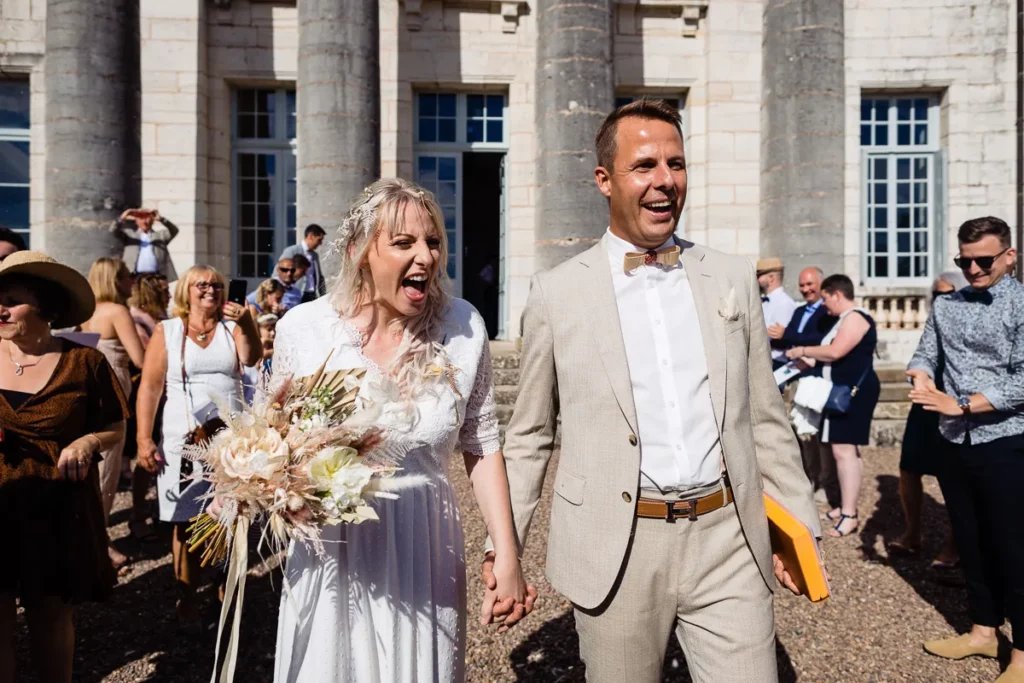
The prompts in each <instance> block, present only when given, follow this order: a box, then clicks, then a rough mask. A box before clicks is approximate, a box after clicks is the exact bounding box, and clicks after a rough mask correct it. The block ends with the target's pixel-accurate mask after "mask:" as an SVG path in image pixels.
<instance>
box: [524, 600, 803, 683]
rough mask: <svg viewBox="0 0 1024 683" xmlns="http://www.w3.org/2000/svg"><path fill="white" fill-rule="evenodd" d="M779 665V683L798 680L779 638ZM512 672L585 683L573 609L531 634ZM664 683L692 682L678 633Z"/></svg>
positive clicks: (532, 681)
mask: <svg viewBox="0 0 1024 683" xmlns="http://www.w3.org/2000/svg"><path fill="white" fill-rule="evenodd" d="M775 652H776V656H777V658H778V665H779V683H795V682H796V680H797V674H796V670H795V669H794V668H793V662H792V661H791V660H790V658H789V653H787V652H786V648H785V647H783V645H782V643H780V642H779V641H778V640H776V641H775ZM510 659H511V665H512V671H513V672H514V673H515V675H516V680H517V681H520V682H521V683H536V682H537V681H551V683H584V681H585V680H586V677H585V675H584V666H583V662H581V661H580V658H579V638H578V637H577V635H576V622H575V620H574V619H573V615H572V612H566V613H565V614H563V615H562V616H560V617H558V618H557V619H553V620H551V621H549V622H547V623H545V624H544V625H543V626H542V627H541V628H539V629H538V630H537V631H535V632H534V633H533V634H531V635H530V637H529V638H527V639H526V640H524V641H523V642H522V643H521V644H520V645H519V646H518V647H516V648H515V649H514V650H513V651H512V654H511V656H510ZM661 680H662V682H663V683H691V681H692V679H691V678H690V672H689V671H688V670H687V668H686V658H685V657H684V655H683V651H682V649H681V648H680V647H679V642H678V641H677V640H676V638H675V636H674V635H673V636H671V637H669V638H668V652H667V654H666V655H665V666H664V668H663V669H662V672H661Z"/></svg>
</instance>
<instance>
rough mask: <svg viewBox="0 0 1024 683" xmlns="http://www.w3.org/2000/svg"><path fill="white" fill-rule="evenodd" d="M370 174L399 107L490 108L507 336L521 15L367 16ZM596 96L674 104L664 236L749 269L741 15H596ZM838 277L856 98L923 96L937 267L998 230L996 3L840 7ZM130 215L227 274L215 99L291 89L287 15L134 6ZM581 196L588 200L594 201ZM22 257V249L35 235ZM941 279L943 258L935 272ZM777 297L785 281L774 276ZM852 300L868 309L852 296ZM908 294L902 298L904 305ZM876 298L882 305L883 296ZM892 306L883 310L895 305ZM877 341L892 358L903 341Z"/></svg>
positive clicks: (999, 55) (519, 263)
mask: <svg viewBox="0 0 1024 683" xmlns="http://www.w3.org/2000/svg"><path fill="white" fill-rule="evenodd" d="M380 4H381V10H380V12H381V14H380V59H381V62H380V78H381V168H382V172H383V173H384V174H385V175H391V174H397V175H401V176H407V177H411V176H413V172H414V154H415V145H414V134H413V131H414V129H415V124H416V122H415V120H414V112H415V106H414V99H415V98H414V93H415V92H416V91H417V90H421V89H435V90H436V89H445V90H449V91H457V92H495V93H503V94H505V95H506V98H507V100H506V102H507V109H506V112H505V116H506V118H505V122H506V125H507V126H508V129H509V130H508V135H507V152H506V154H507V157H506V184H507V186H506V188H505V189H506V193H505V196H506V198H507V206H506V213H505V215H506V226H507V230H506V236H505V254H506V258H505V262H504V263H505V266H506V272H505V273H504V277H505V292H506V306H505V315H506V329H507V332H508V336H510V337H514V336H516V335H517V334H518V320H519V316H520V313H521V311H522V306H523V305H524V303H525V300H526V296H527V292H528V288H529V280H530V276H531V275H532V273H533V272H534V241H535V220H536V213H535V201H536V194H537V186H536V171H535V169H536V158H537V155H538V153H539V152H540V150H538V149H537V148H536V140H535V123H534V121H535V110H534V101H535V90H536V88H535V62H536V39H537V36H536V16H535V14H534V7H533V6H534V3H532V2H525V1H519V2H497V1H492V0H380ZM613 5H614V6H615V12H616V14H615V18H614V25H613V26H614V71H615V84H616V95H618V96H627V95H629V96H635V95H640V94H649V95H660V96H665V97H673V98H678V99H680V101H681V102H685V104H684V105H683V106H682V108H683V111H684V124H685V129H686V131H685V133H686V145H687V154H688V163H689V169H690V190H689V198H688V201H687V207H686V210H685V213H684V219H683V231H684V232H685V234H686V235H687V236H688V237H689V238H691V239H694V240H696V241H698V242H701V243H704V244H707V245H709V246H711V247H714V248H717V249H721V250H724V251H728V252H732V253H737V254H742V255H745V256H747V257H750V258H755V257H756V256H758V255H759V229H760V210H759V201H760V172H761V169H760V161H761V160H760V146H761V140H760V138H761V132H762V131H761V103H760V98H761V73H762V68H761V67H762V65H761V46H762V37H763V36H762V22H763V17H762V12H763V3H762V2H761V0H709V1H708V2H705V3H701V2H694V1H692V0H658V1H657V2H653V1H652V2H647V1H643V2H640V1H638V0H616V1H615V2H614V3H613ZM845 6H846V14H845V25H846V29H845V31H846V35H845V59H846V101H847V107H846V131H847V138H846V155H845V158H846V173H845V188H846V192H845V215H844V224H845V250H844V251H845V253H844V255H843V256H844V259H845V264H846V272H847V273H848V274H850V275H851V276H853V277H854V280H855V281H859V280H861V278H862V276H863V267H862V259H861V251H862V249H861V245H862V242H863V239H864V238H863V233H862V227H861V223H862V215H861V212H862V210H861V198H862V192H863V188H862V169H861V150H860V147H859V116H860V111H859V109H860V99H861V96H862V94H864V93H874V92H897V93H917V92H928V93H934V94H935V95H936V96H937V97H938V98H939V101H940V104H941V112H942V115H941V122H940V127H941V146H942V149H943V150H944V154H945V160H946V168H945V178H946V186H947V189H946V191H945V193H944V195H943V197H942V199H941V201H942V204H943V207H942V208H943V213H944V215H945V235H944V238H945V242H944V245H943V249H944V251H945V253H946V256H951V255H952V254H953V253H954V251H955V228H956V226H957V225H959V223H960V222H962V221H963V220H965V219H966V218H968V217H971V216H976V215H980V214H994V215H999V216H1002V217H1005V218H1007V219H1012V218H1013V216H1014V201H1015V177H1014V149H1015V147H1014V144H1015V143H1014V131H1015V128H1014V126H1015V122H1014V109H1015V96H1016V94H1015V74H1014V64H1015V36H1014V33H1013V26H1014V21H1013V7H1012V6H1011V3H1009V2H1008V0H992V1H991V2H985V3H977V2H973V1H972V0H906V1H905V2H902V3H899V6H898V7H896V6H895V5H893V3H891V2H888V1H887V0H846V2H845ZM45 8H46V2H45V0H2V3H0V74H2V76H3V77H8V76H15V77H24V76H26V75H27V76H28V77H29V78H30V79H31V92H32V100H31V106H32V121H33V129H32V133H31V135H32V147H31V175H32V180H31V182H32V187H31V200H32V215H31V218H32V222H33V244H34V245H35V246H39V247H43V248H45V245H44V244H41V237H42V235H41V230H37V227H38V226H40V225H41V223H42V221H43V220H44V216H43V209H42V206H43V194H42V193H43V182H42V173H43V154H44V153H45V150H44V149H43V131H42V125H41V122H42V120H43V116H42V109H43V104H44V102H43V93H44V89H45V83H43V78H42V68H41V61H42V59H43V52H44V49H43V42H44V41H43V39H44V27H45ZM140 29H141V38H142V88H143V93H142V95H143V97H142V111H143V114H142V121H141V127H142V142H143V197H144V203H145V204H147V205H152V206H155V207H156V208H158V209H159V210H160V211H161V213H163V214H165V215H167V216H169V217H172V218H173V219H174V220H175V221H176V222H177V223H178V225H179V226H181V228H182V234H181V236H180V237H179V238H178V239H177V240H176V241H175V242H174V243H173V245H172V247H173V248H172V253H173V256H174V259H175V263H176V265H177V267H178V269H179V271H180V270H182V269H183V268H184V267H187V266H189V265H191V264H192V263H197V262H209V263H212V264H214V265H215V266H217V267H218V268H221V269H223V270H224V271H225V272H228V273H230V272H231V271H232V266H233V261H232V258H231V250H232V248H233V238H232V234H231V231H232V228H231V225H232V205H233V203H232V202H233V199H232V161H231V159H232V135H231V130H232V128H231V127H232V122H231V111H232V109H231V107H232V104H231V102H232V97H231V93H232V89H233V88H236V87H253V86H260V87H262V86H271V87H293V85H294V82H295V78H296V73H297V61H296V60H297V46H298V22H297V12H296V7H295V5H294V3H288V2H276V3H275V2H265V1H255V2H254V1H250V0H217V1H216V2H214V1H212V0H175V1H173V2H171V1H170V0H142V2H141V27H140ZM595 192H596V190H595ZM37 233H40V234H39V237H40V239H38V240H37V238H36V234H37ZM946 262H947V263H948V259H946ZM789 280H791V281H792V280H795V273H791V274H790V275H789ZM862 289H863V291H864V292H865V293H866V294H873V295H880V294H884V293H887V291H878V290H877V289H872V288H871V287H870V286H868V287H864V288H862ZM926 289H927V288H922V287H916V288H911V289H909V290H907V292H906V294H908V295H912V296H917V295H921V294H924V293H925V290H926ZM888 293H891V291H890V292H888ZM901 293H902V292H901ZM903 327H906V328H910V329H892V330H887V331H885V333H884V335H888V336H889V338H890V339H889V342H890V343H889V347H890V348H892V349H900V350H899V351H898V352H896V351H894V352H893V353H894V358H893V359H894V360H899V359H900V358H898V356H904V355H905V354H906V349H907V348H911V347H912V345H913V338H915V336H916V334H917V330H916V329H913V326H911V325H904V326H903Z"/></svg>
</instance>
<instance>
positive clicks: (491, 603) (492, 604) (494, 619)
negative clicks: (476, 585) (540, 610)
mask: <svg viewBox="0 0 1024 683" xmlns="http://www.w3.org/2000/svg"><path fill="white" fill-rule="evenodd" d="M480 571H481V574H482V577H483V581H484V586H485V587H486V590H485V591H484V601H483V605H482V606H481V608H480V625H481V626H487V625H489V624H501V626H500V627H499V628H498V633H504V632H505V631H507V630H509V629H510V628H512V627H513V626H515V625H516V624H517V623H519V622H520V621H522V620H523V618H524V617H526V615H528V614H529V613H530V612H532V611H533V605H534V603H535V602H536V601H537V589H536V588H534V587H533V586H531V585H529V584H527V585H526V598H525V600H524V602H519V603H517V602H516V600H515V598H512V597H508V598H505V599H504V600H498V579H497V578H496V577H495V576H494V552H493V551H490V552H488V553H487V554H486V555H485V556H484V561H483V563H482V564H481V565H480Z"/></svg>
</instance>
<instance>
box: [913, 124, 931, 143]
mask: <svg viewBox="0 0 1024 683" xmlns="http://www.w3.org/2000/svg"><path fill="white" fill-rule="evenodd" d="M914 144H915V145H927V144H928V126H927V125H925V124H923V123H919V124H917V125H915V126H914Z"/></svg>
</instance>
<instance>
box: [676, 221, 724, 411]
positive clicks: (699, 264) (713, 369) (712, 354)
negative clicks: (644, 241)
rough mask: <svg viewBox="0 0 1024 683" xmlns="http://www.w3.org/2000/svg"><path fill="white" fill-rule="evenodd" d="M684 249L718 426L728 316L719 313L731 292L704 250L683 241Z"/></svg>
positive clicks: (722, 395) (722, 402) (687, 273)
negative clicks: (706, 259) (722, 286)
mask: <svg viewBox="0 0 1024 683" xmlns="http://www.w3.org/2000/svg"><path fill="white" fill-rule="evenodd" d="M680 243H681V246H682V248H683V267H684V268H685V269H686V276H687V278H688V279H689V281H690V289H691V290H692V291H693V301H694V304H696V307H697V320H698V321H699V322H700V336H701V339H702V340H703V341H704V357H705V359H706V360H707V365H708V382H709V383H710V385H711V404H712V406H714V410H715V419H717V420H718V424H719V426H721V424H722V419H723V416H724V415H725V381H726V370H727V367H726V358H727V354H726V352H725V319H724V318H723V317H722V316H721V315H719V313H718V305H719V300H720V299H721V298H722V297H725V296H727V295H728V292H722V291H721V290H720V287H719V285H718V280H717V279H716V278H715V277H714V276H713V275H712V273H711V272H710V271H709V270H708V268H707V265H706V264H705V263H704V251H703V250H702V249H701V248H700V247H698V246H696V245H695V244H693V243H692V242H686V241H684V240H680Z"/></svg>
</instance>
